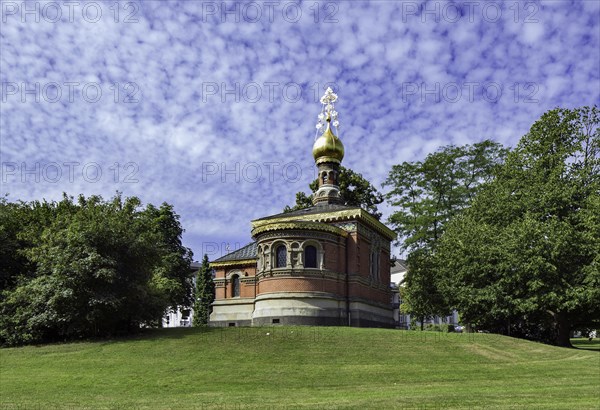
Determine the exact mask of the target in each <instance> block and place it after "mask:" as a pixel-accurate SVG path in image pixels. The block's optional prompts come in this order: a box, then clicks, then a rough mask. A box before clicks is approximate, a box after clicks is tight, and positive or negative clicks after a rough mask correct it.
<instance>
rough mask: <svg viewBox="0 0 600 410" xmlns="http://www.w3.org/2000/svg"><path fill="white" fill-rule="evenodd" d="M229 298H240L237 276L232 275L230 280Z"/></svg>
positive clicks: (238, 278)
mask: <svg viewBox="0 0 600 410" xmlns="http://www.w3.org/2000/svg"><path fill="white" fill-rule="evenodd" d="M231 297H233V298H239V297H240V277H239V276H238V275H234V276H233V277H232V278H231Z"/></svg>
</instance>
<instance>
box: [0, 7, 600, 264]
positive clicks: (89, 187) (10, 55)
mask: <svg viewBox="0 0 600 410" xmlns="http://www.w3.org/2000/svg"><path fill="white" fill-rule="evenodd" d="M1 7H2V9H1V12H2V16H1V18H2V22H1V25H0V30H1V37H0V46H1V61H0V68H1V70H0V82H1V89H0V91H1V96H0V97H1V99H2V100H1V104H2V105H1V120H0V131H1V141H0V149H1V165H2V180H1V183H2V187H1V193H2V194H5V193H8V194H9V198H11V199H13V200H16V199H24V200H31V199H41V198H46V199H58V198H60V196H61V194H62V192H63V191H64V192H67V193H70V194H78V193H84V194H86V195H90V194H102V195H104V196H105V197H107V196H111V195H112V194H113V193H114V192H115V191H116V190H119V191H122V192H123V193H124V195H137V196H139V197H140V198H141V199H142V200H143V201H144V202H152V203H160V202H162V201H167V202H170V203H173V204H174V205H175V208H176V210H177V212H179V213H180V214H181V215H182V223H183V225H184V227H185V228H186V229H187V232H186V234H185V238H184V241H185V243H186V245H187V246H190V247H191V248H192V249H193V250H194V251H195V253H196V257H197V258H199V256H198V255H199V254H201V253H203V252H205V251H209V252H210V253H211V255H210V256H211V259H212V258H215V257H218V256H221V255H222V254H223V253H225V252H226V249H225V245H223V246H221V245H220V244H226V243H228V244H230V245H229V248H230V249H233V248H235V247H236V246H239V245H243V244H245V243H246V242H247V241H248V240H249V239H250V238H248V237H247V235H248V233H247V232H248V226H247V221H248V220H250V219H253V218H256V217H258V216H260V215H266V214H272V213H276V212H278V211H280V210H281V209H282V208H283V207H284V206H285V205H286V204H290V203H292V202H293V201H294V193H295V192H296V191H299V190H305V189H306V185H307V184H308V182H310V181H311V180H312V179H313V178H314V166H313V163H312V161H311V155H310V150H311V146H312V142H313V138H314V135H315V128H314V122H315V117H316V115H317V114H318V112H319V109H320V104H319V103H318V98H319V96H320V95H322V94H323V90H324V89H325V88H326V87H327V86H330V85H331V86H332V87H333V88H334V89H335V91H336V93H338V94H339V96H340V99H339V101H338V104H337V106H336V109H337V110H338V111H339V112H340V118H342V120H341V121H340V122H341V124H342V125H341V126H340V136H341V138H342V139H343V141H344V144H345V146H346V147H347V154H346V157H345V160H344V161H345V164H346V166H348V167H350V168H352V169H354V170H355V171H357V172H361V173H363V175H364V176H365V177H367V178H368V179H369V180H371V181H372V182H373V183H374V184H375V185H376V186H380V184H381V182H382V181H383V180H384V179H385V177H386V175H387V172H388V171H389V169H390V167H391V166H392V165H393V164H397V163H401V162H402V161H412V160H417V159H419V158H422V157H423V156H424V155H426V154H427V153H428V152H431V151H432V150H434V149H435V148H437V147H438V146H441V145H446V144H465V143H473V142H476V141H479V140H482V139H484V138H492V139H494V140H497V141H499V142H502V143H504V144H506V145H514V144H515V143H516V142H517V141H518V139H519V138H520V136H522V135H523V134H524V133H525V132H526V131H527V130H528V128H529V126H530V125H531V123H532V122H533V121H534V120H535V119H536V118H538V117H539V116H540V115H541V114H542V113H543V112H545V111H546V110H548V109H551V108H554V107H557V106H561V107H576V106H581V105H590V104H597V103H598V102H599V100H600V79H599V72H600V51H599V50H600V44H599V33H600V25H599V20H600V2H597V1H560V0H553V1H542V2H517V1H510V0H509V1H504V2H495V1H485V2H484V1H471V2H453V3H450V2H443V1H440V2H436V1H430V2H427V3H424V2H414V1H397V2H387V1H373V2H344V1H341V2H334V1H331V2H329V1H308V2H290V1H285V0H284V1H277V2H260V1H258V2H221V1H218V2H210V1H183V2H175V1H169V2H159V1H144V2H135V1H120V2H115V1H110V2H101V1H81V2H69V1H57V2H36V1H27V2H22V1H5V0H3V1H2V3H1ZM274 198H275V199H274ZM383 210H384V212H389V210H386V209H383ZM385 216H386V215H385V213H384V217H385ZM215 244H217V246H215Z"/></svg>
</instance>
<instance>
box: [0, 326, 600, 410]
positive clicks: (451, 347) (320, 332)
mask: <svg viewBox="0 0 600 410" xmlns="http://www.w3.org/2000/svg"><path fill="white" fill-rule="evenodd" d="M462 407H466V408H486V409H487V408H494V407H496V408H514V409H520V408H522V409H531V408H556V409H566V408H578V409H594V408H596V409H597V408H600V352H598V351H588V350H576V349H561V348H557V347H552V346H546V345H542V344H538V343H533V342H527V341H523V340H518V339H512V338H509V337H504V336H497V335H489V334H444V333H433V332H409V331H397V330H383V329H356V328H323V327H276V328H226V329H208V330H202V329H163V330H157V331H152V332H150V333H148V334H146V335H144V336H142V337H139V338H135V339H122V340H112V341H106V342H93V343H72V344H63V345H48V346H40V347H33V346H32V347H24V348H14V349H2V350H0V409H29V408H34V409H38V408H39V409H53V408H69V409H96V408H101V409H104V408H106V409H150V408H158V409H187V408H196V409H230V408H231V409H265V408H266V409H282V408H285V409H293V408H302V409H332V408H333V409H346V408H358V409H364V408H373V409H392V408H393V409H406V408H419V409H433V408H462Z"/></svg>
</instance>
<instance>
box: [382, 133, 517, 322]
mask: <svg viewBox="0 0 600 410" xmlns="http://www.w3.org/2000/svg"><path fill="white" fill-rule="evenodd" d="M505 155H506V150H505V149H504V148H503V147H502V145H500V144H498V143H496V142H493V141H490V140H486V141H482V142H479V143H476V144H473V145H465V146H460V147H458V146H454V145H449V146H445V147H442V148H440V149H438V150H437V151H436V152H434V153H431V154H429V155H427V157H426V158H425V159H424V160H423V161H415V162H404V163H402V164H400V165H394V166H393V167H392V170H391V171H390V174H389V176H388V178H387V179H386V181H385V182H384V187H385V186H387V187H390V190H389V191H388V192H387V193H386V198H387V200H388V202H389V203H390V205H392V207H393V209H394V211H393V213H392V214H391V216H390V217H389V219H388V221H389V223H390V224H391V225H392V226H393V227H394V229H395V230H396V232H397V233H398V236H399V244H400V247H401V249H403V250H405V251H407V252H408V257H407V263H408V272H407V274H406V277H405V280H404V284H403V286H404V289H403V305H402V310H403V311H404V312H406V313H410V314H412V315H413V317H416V318H418V319H419V320H420V321H421V323H423V321H424V319H425V318H428V317H431V316H434V315H445V314H447V313H448V311H449V306H448V305H447V303H446V301H445V297H444V294H443V292H442V291H441V290H440V289H439V284H438V282H439V281H438V278H437V269H436V267H435V265H434V261H433V254H434V252H435V248H436V246H437V244H438V241H439V239H440V238H441V236H442V234H443V232H444V230H445V227H446V225H447V223H448V222H449V221H450V220H451V219H452V218H453V217H455V216H456V215H458V214H459V213H460V212H462V211H463V210H464V209H465V208H466V207H467V206H468V205H469V204H470V202H471V200H472V199H473V198H474V197H475V195H477V192H479V190H480V188H481V185H482V184H483V183H485V182H487V181H489V180H490V179H491V178H492V175H493V172H494V170H495V169H496V168H497V167H498V165H499V164H501V163H502V161H503V159H504V157H505Z"/></svg>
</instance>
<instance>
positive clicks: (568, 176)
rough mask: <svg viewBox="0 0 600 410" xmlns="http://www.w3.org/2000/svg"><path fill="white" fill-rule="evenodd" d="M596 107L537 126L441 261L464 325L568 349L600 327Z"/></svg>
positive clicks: (441, 252)
mask: <svg viewBox="0 0 600 410" xmlns="http://www.w3.org/2000/svg"><path fill="white" fill-rule="evenodd" d="M598 124H599V120H598V110H597V108H596V107H593V108H589V107H583V108H579V109H573V110H568V109H555V110H552V111H549V112H547V113H545V114H544V115H543V116H542V117H541V118H540V119H539V120H538V121H537V122H535V123H534V124H533V126H532V127H531V129H530V131H529V133H528V134H526V135H525V136H524V137H523V138H522V139H521V141H520V142H519V144H518V146H517V147H516V148H515V149H514V150H513V151H512V152H510V154H509V155H508V158H507V160H506V163H505V164H504V166H503V167H501V168H500V169H499V172H498V173H497V177H496V178H495V179H494V180H493V181H492V182H491V183H489V184H487V185H486V186H485V187H483V189H482V191H481V192H480V193H479V195H478V196H477V198H476V199H475V201H474V202H473V204H472V206H471V207H470V208H469V209H467V210H466V211H465V212H464V213H463V214H462V215H461V216H459V217H458V218H455V220H453V221H452V222H451V223H450V224H449V226H448V229H447V230H446V232H445V234H444V235H443V237H442V239H441V241H440V246H439V247H438V250H437V251H438V252H437V254H436V259H437V263H436V265H437V267H438V270H439V272H440V275H441V277H442V282H443V285H442V286H443V288H444V292H445V293H446V294H447V295H448V296H449V298H450V303H451V305H452V306H453V307H455V308H456V309H458V310H459V311H460V313H461V317H462V319H463V320H464V321H466V322H470V323H472V324H474V325H475V326H477V327H479V328H483V329H487V330H491V331H498V332H503V333H510V334H513V335H517V336H522V337H527V338H532V339H537V340H544V341H551V342H554V343H556V344H558V345H561V346H569V345H570V342H569V333H570V330H571V329H573V328H574V327H576V326H583V325H591V324H596V325H598V324H600V172H599V171H600V131H599V128H598Z"/></svg>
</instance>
